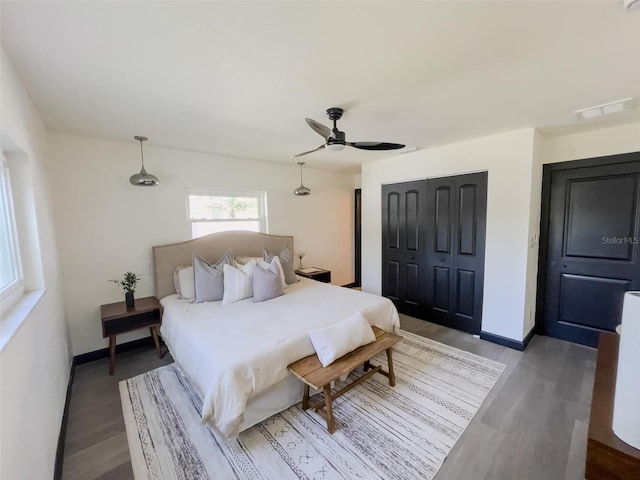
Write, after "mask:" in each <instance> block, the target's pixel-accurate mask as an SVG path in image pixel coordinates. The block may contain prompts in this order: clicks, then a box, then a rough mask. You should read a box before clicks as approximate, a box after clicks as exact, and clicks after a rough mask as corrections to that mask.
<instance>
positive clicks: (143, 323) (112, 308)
mask: <svg viewBox="0 0 640 480" xmlns="http://www.w3.org/2000/svg"><path fill="white" fill-rule="evenodd" d="M100 316H101V318H102V336H103V337H104V338H107V337H109V375H113V372H114V370H115V364H116V360H115V355H116V336H117V335H119V334H121V333H127V332H132V331H134V330H138V329H140V328H147V327H148V328H149V331H150V332H151V336H152V337H153V341H154V343H155V346H156V349H157V350H158V355H159V356H160V358H162V356H163V353H162V350H161V348H160V339H159V338H158V327H159V326H160V325H161V324H162V307H161V306H160V302H158V300H157V299H156V297H145V298H137V299H136V301H135V305H134V306H133V307H131V308H127V305H126V304H125V302H116V303H108V304H106V305H101V306H100Z"/></svg>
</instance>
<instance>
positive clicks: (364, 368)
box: [362, 360, 373, 372]
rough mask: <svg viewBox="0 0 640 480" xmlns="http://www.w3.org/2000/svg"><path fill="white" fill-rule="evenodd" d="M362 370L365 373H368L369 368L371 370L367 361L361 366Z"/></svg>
mask: <svg viewBox="0 0 640 480" xmlns="http://www.w3.org/2000/svg"><path fill="white" fill-rule="evenodd" d="M362 368H363V370H364V371H365V372H366V371H368V370H369V369H370V368H373V367H372V366H371V363H370V362H369V360H367V361H366V362H364V365H363V366H362Z"/></svg>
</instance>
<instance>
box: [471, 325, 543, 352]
mask: <svg viewBox="0 0 640 480" xmlns="http://www.w3.org/2000/svg"><path fill="white" fill-rule="evenodd" d="M534 335H535V329H532V330H531V331H530V332H529V333H528V334H527V336H526V337H524V339H522V340H520V341H518V340H514V339H512V338H507V337H502V336H500V335H496V334H494V333H487V332H480V338H481V339H482V340H486V341H487V342H491V343H497V344H498V345H502V346H503V347H509V348H513V349H514V350H520V351H521V352H522V351H524V349H525V348H527V345H529V342H530V341H531V339H532V338H533V336H534Z"/></svg>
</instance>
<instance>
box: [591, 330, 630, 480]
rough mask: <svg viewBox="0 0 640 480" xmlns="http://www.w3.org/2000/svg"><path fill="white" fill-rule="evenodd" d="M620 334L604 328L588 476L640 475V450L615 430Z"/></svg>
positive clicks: (599, 353) (600, 479)
mask: <svg viewBox="0 0 640 480" xmlns="http://www.w3.org/2000/svg"><path fill="white" fill-rule="evenodd" d="M619 345H620V337H619V335H618V334H616V333H609V332H601V333H600V341H599V343H598V360H597V363H596V376H595V380H594V383H593V397H592V399H591V416H590V418H589V436H588V438H587V462H586V466H585V478H586V479H587V480H592V479H593V480H602V479H612V480H615V479H620V480H622V479H626V478H629V479H631V478H640V450H638V449H636V448H633V447H632V446H631V445H629V444H627V443H625V442H623V441H622V440H620V439H619V438H618V437H617V436H616V434H615V433H613V428H612V424H613V399H614V396H615V391H616V375H617V372H618V348H619Z"/></svg>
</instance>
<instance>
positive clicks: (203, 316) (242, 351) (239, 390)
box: [160, 278, 399, 437]
mask: <svg viewBox="0 0 640 480" xmlns="http://www.w3.org/2000/svg"><path fill="white" fill-rule="evenodd" d="M221 303H222V302H208V303H188V302H187V301H186V300H182V299H179V298H178V297H177V296H176V295H169V296H167V297H165V298H163V299H162V300H161V304H162V306H163V307H164V313H163V318H162V327H161V328H160V332H161V334H162V337H163V339H164V340H165V342H166V343H167V345H168V347H169V350H170V351H171V354H172V356H173V358H174V359H175V360H176V362H177V363H178V365H180V367H181V368H182V370H183V371H184V372H185V374H186V375H187V377H188V378H189V379H190V380H191V382H193V384H194V386H195V387H196V388H197V389H198V390H199V391H200V393H201V394H202V395H203V407H202V420H203V423H209V422H211V423H213V425H215V426H216V427H217V428H218V429H219V430H220V431H221V432H222V433H224V434H225V435H227V436H229V437H233V436H235V435H237V434H238V430H239V428H240V425H241V423H242V419H243V414H244V411H245V408H246V405H247V401H248V399H249V398H251V397H252V396H254V395H256V394H258V393H260V392H262V391H264V390H266V389H268V388H269V387H271V386H273V385H275V384H276V383H278V382H280V381H282V380H283V379H284V378H285V377H286V376H287V375H290V373H289V372H288V370H287V365H289V364H290V363H292V362H295V361H296V360H299V359H300V358H303V357H306V356H307V355H311V354H313V353H314V349H313V345H312V344H311V341H310V340H309V336H308V332H309V331H310V330H314V329H317V328H320V327H324V326H327V325H330V324H333V323H335V322H338V321H340V320H342V319H344V318H346V317H348V316H350V315H352V314H353V313H354V312H356V311H358V310H359V311H361V312H362V314H363V315H364V317H365V318H366V319H367V321H368V322H369V323H370V324H371V325H375V326H377V327H379V328H382V329H383V330H386V331H393V332H395V331H397V330H398V328H399V319H398V312H397V311H396V309H395V306H394V305H393V303H391V301H389V300H388V299H386V298H384V297H380V296H377V295H371V294H368V293H363V292H359V291H356V290H351V289H348V288H343V287H336V286H333V285H329V284H324V283H320V282H316V281H313V280H308V279H305V278H302V279H300V282H299V283H297V284H294V285H290V286H289V287H288V288H287V289H286V290H285V294H284V295H282V296H280V297H277V298H273V299H271V300H267V301H265V302H261V303H253V302H252V299H251V298H248V299H245V300H242V301H240V302H237V303H233V304H231V305H225V306H222V305H221Z"/></svg>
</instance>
